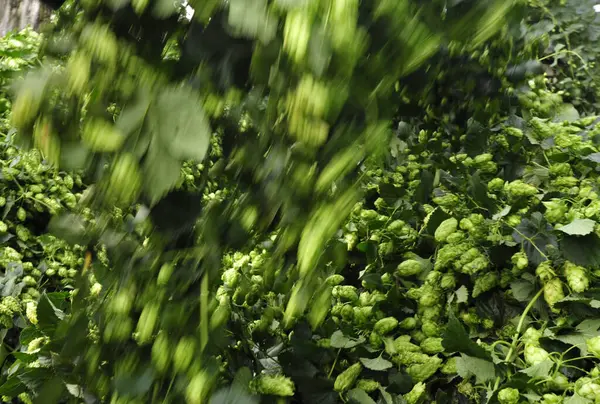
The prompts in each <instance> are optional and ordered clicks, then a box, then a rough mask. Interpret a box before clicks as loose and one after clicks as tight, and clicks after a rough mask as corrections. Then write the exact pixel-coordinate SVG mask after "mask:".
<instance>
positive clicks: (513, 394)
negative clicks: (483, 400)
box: [498, 387, 521, 404]
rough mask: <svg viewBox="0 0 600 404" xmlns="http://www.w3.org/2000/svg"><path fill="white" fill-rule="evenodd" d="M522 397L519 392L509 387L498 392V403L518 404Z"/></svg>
mask: <svg viewBox="0 0 600 404" xmlns="http://www.w3.org/2000/svg"><path fill="white" fill-rule="evenodd" d="M520 396H521V394H520V393H519V390H517V389H513V388H510V387H508V388H505V389H502V390H500V391H499V392H498V401H499V402H500V404H517V403H518V402H519V397H520Z"/></svg>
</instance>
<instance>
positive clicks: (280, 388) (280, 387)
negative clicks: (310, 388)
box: [255, 375, 294, 397]
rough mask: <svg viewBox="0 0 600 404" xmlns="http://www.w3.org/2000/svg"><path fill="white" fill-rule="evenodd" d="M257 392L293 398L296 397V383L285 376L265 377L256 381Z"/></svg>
mask: <svg viewBox="0 0 600 404" xmlns="http://www.w3.org/2000/svg"><path fill="white" fill-rule="evenodd" d="M255 388H256V391H257V392H258V393H260V394H265V395H271V396H280V397H291V396H293V395H294V382H293V381H292V379H290V378H289V377H285V376H284V375H263V376H260V377H259V378H258V380H256V381H255Z"/></svg>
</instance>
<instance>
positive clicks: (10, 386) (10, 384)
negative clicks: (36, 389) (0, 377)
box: [0, 377, 27, 397]
mask: <svg viewBox="0 0 600 404" xmlns="http://www.w3.org/2000/svg"><path fill="white" fill-rule="evenodd" d="M25 391H27V387H25V384H23V382H21V381H20V380H19V379H18V378H17V377H11V378H9V379H8V380H7V381H6V382H5V383H4V384H3V385H2V386H0V395H3V396H9V397H16V396H18V395H19V394H21V393H23V392H25Z"/></svg>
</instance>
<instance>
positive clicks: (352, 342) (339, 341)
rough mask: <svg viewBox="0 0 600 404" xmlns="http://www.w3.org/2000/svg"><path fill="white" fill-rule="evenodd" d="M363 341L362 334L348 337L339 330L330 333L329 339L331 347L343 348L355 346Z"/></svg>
mask: <svg viewBox="0 0 600 404" xmlns="http://www.w3.org/2000/svg"><path fill="white" fill-rule="evenodd" d="M363 342H365V338H364V337H363V336H360V337H358V338H357V339H354V338H350V337H347V336H345V335H344V333H343V332H341V331H340V330H337V331H335V332H334V333H333V334H331V338H330V341H329V343H330V344H331V347H332V348H344V349H350V348H354V347H355V346H358V345H360V344H362V343H363Z"/></svg>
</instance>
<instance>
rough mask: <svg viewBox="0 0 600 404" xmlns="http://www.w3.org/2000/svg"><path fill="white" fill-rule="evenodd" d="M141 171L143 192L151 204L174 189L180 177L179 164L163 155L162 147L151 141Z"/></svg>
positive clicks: (167, 155)
mask: <svg viewBox="0 0 600 404" xmlns="http://www.w3.org/2000/svg"><path fill="white" fill-rule="evenodd" d="M143 170H144V174H143V175H144V192H145V194H146V195H147V196H148V198H149V199H150V201H151V203H156V202H158V201H159V200H160V199H161V198H162V197H163V196H165V195H166V194H167V192H169V191H170V190H172V189H173V188H175V185H176V184H177V181H179V178H180V175H181V162H180V161H179V160H177V159H175V158H173V157H171V155H169V154H168V153H165V152H164V149H162V146H161V145H160V144H158V143H157V142H156V140H152V142H151V143H150V147H149V149H148V154H147V155H146V159H145V161H144V165H143Z"/></svg>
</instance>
